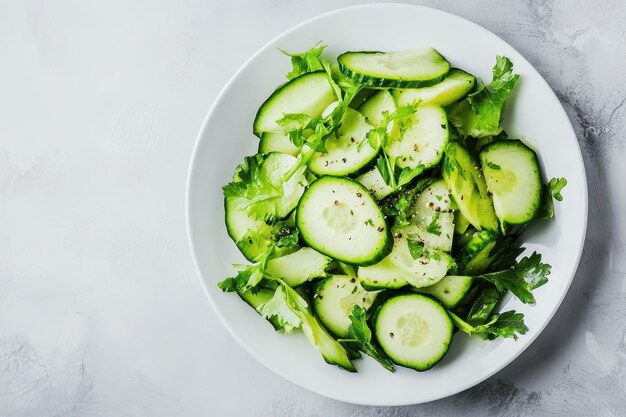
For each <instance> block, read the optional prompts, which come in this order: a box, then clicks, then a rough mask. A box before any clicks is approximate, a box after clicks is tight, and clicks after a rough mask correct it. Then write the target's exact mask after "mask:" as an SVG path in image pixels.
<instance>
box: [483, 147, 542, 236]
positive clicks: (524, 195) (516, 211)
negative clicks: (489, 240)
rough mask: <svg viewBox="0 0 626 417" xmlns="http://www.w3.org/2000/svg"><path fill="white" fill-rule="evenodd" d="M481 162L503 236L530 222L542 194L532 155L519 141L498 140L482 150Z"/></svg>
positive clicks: (536, 163)
mask: <svg viewBox="0 0 626 417" xmlns="http://www.w3.org/2000/svg"><path fill="white" fill-rule="evenodd" d="M480 162H481V165H482V168H483V172H484V173H485V182H486V183H487V189H488V190H489V192H490V193H491V194H492V198H493V207H494V209H495V212H496V216H497V217H498V219H499V220H500V229H501V230H502V233H503V234H506V233H507V232H508V231H509V230H511V229H513V228H515V227H516V226H520V225H523V224H526V223H528V222H530V221H531V220H533V219H534V218H535V217H536V215H537V211H538V210H539V206H540V205H541V192H542V181H541V174H540V173H539V161H538V160H537V155H536V154H535V152H534V151H533V150H532V149H530V148H529V147H528V146H526V145H524V144H523V143H522V142H521V141H519V140H497V141H494V142H491V143H490V144H489V145H487V146H485V147H484V148H483V149H482V150H481V152H480Z"/></svg>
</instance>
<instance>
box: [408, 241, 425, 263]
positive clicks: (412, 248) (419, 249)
mask: <svg viewBox="0 0 626 417" xmlns="http://www.w3.org/2000/svg"><path fill="white" fill-rule="evenodd" d="M406 243H407V245H408V246H409V252H410V253H411V256H412V257H413V259H419V258H421V257H422V255H423V254H424V252H426V249H425V248H424V242H418V241H417V240H413V239H407V240H406Z"/></svg>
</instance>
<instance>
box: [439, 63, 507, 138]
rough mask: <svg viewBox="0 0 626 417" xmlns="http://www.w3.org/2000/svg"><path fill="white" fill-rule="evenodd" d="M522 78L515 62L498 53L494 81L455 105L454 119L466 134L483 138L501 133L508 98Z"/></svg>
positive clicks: (453, 107)
mask: <svg viewBox="0 0 626 417" xmlns="http://www.w3.org/2000/svg"><path fill="white" fill-rule="evenodd" d="M518 79H519V75H518V74H513V64H512V63H511V61H510V60H509V59H508V58H506V57H503V56H499V55H498V56H497V57H496V64H495V66H494V67H493V78H492V80H491V83H490V84H482V83H479V86H478V89H477V90H476V91H475V92H473V93H472V94H470V95H468V96H467V98H465V100H463V101H461V102H459V103H458V104H456V105H453V106H451V111H450V113H449V115H448V116H449V120H450V122H452V124H453V125H454V126H456V128H457V130H458V131H459V133H461V134H462V135H463V136H472V137H475V138H483V137H487V136H495V135H497V134H499V133H500V132H501V131H502V127H501V124H502V120H503V119H504V109H505V106H506V101H507V99H508V97H509V94H510V93H511V91H512V90H513V87H515V84H516V83H517V80H518Z"/></svg>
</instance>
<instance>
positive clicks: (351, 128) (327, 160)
mask: <svg viewBox="0 0 626 417" xmlns="http://www.w3.org/2000/svg"><path fill="white" fill-rule="evenodd" d="M371 129H372V127H371V126H370V125H369V124H368V123H367V121H366V120H365V116H363V115H362V114H361V113H359V112H358V111H356V110H353V109H351V108H347V109H346V112H345V114H344V116H343V119H342V120H341V126H340V127H339V129H337V131H336V132H335V134H334V136H331V137H329V138H328V139H326V142H325V143H326V152H315V154H313V157H312V158H311V160H310V161H309V169H310V170H311V171H312V172H313V173H314V174H316V175H333V176H339V177H343V176H346V175H350V174H354V173H357V172H359V171H361V170H362V169H363V168H365V167H367V166H368V165H369V164H371V163H372V162H373V161H374V159H375V158H376V155H378V152H379V150H380V147H376V148H373V147H372V146H371V145H370V143H369V141H368V140H367V139H366V138H365V136H366V135H367V132H369V131H370V130H371Z"/></svg>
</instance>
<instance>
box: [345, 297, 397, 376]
mask: <svg viewBox="0 0 626 417" xmlns="http://www.w3.org/2000/svg"><path fill="white" fill-rule="evenodd" d="M350 321H351V322H352V324H350V327H348V338H350V339H351V340H350V341H352V342H354V343H355V344H356V345H357V346H358V348H359V350H360V351H362V352H363V353H365V354H366V355H369V356H371V357H372V358H374V359H375V360H376V361H378V363H380V364H381V365H382V366H383V367H384V368H385V369H387V370H388V371H391V372H394V371H395V368H394V366H393V363H392V362H391V360H389V358H387V357H386V356H384V354H383V353H382V352H380V351H379V350H378V349H377V348H376V346H374V345H373V344H372V331H371V330H370V328H369V326H368V325H367V318H366V314H365V309H364V308H363V307H361V306H359V305H355V306H354V308H353V310H352V314H351V315H350ZM352 339H353V340H352Z"/></svg>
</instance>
